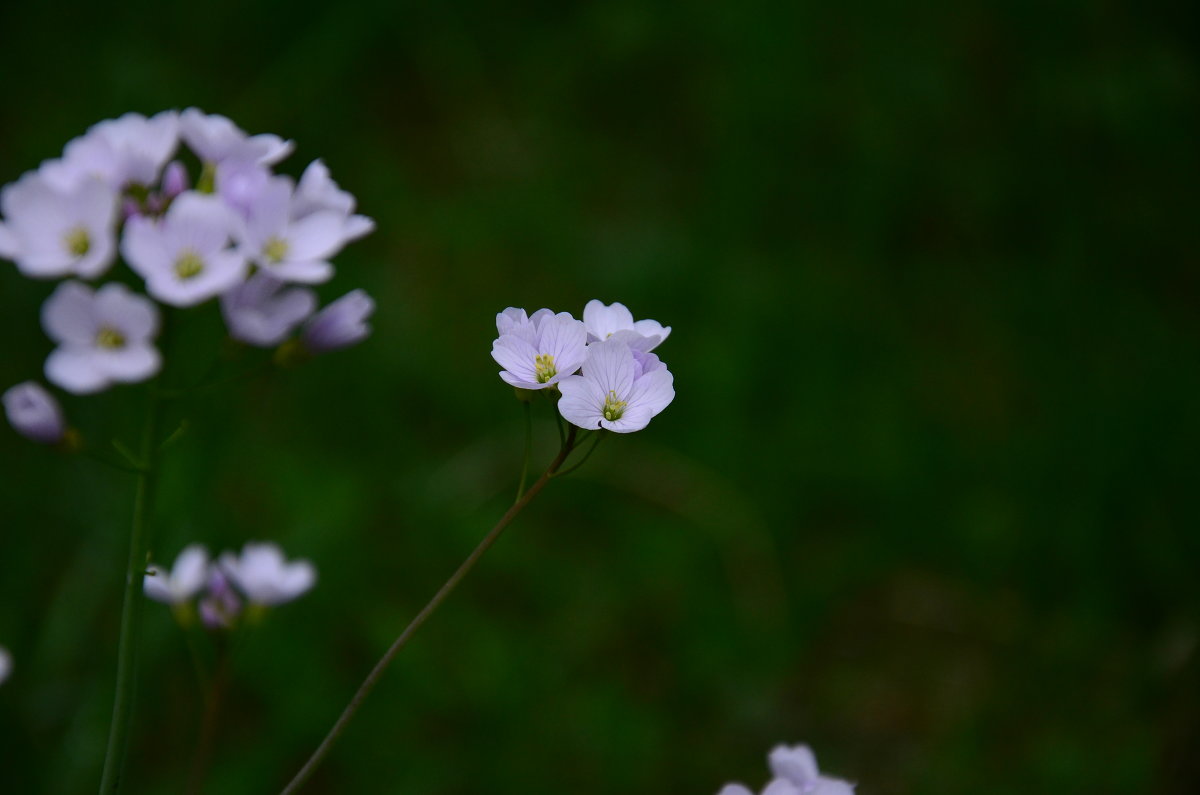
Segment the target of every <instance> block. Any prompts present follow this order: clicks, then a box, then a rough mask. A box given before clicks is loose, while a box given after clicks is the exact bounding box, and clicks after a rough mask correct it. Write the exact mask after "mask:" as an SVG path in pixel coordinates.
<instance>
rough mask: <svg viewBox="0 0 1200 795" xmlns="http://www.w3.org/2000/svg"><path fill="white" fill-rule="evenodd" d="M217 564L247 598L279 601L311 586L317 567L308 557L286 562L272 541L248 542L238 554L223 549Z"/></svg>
mask: <svg viewBox="0 0 1200 795" xmlns="http://www.w3.org/2000/svg"><path fill="white" fill-rule="evenodd" d="M220 565H221V568H222V570H223V571H224V572H225V574H227V575H228V576H229V579H230V580H231V581H232V582H233V584H234V585H236V586H237V587H238V590H240V591H241V592H242V593H243V594H245V595H246V598H247V599H249V600H250V602H252V603H254V604H258V605H267V606H269V605H279V604H283V603H284V602H290V601H292V600H293V599H295V598H296V597H298V596H300V595H301V594H303V593H304V592H306V591H307V590H309V589H310V588H312V587H313V585H314V584H315V583H316V581H317V570H316V569H315V568H314V567H313V565H312V563H310V562H308V561H307V560H297V561H293V562H291V563H288V562H287V561H286V560H285V559H284V557H283V551H282V550H281V549H280V548H279V546H278V545H276V544H272V543H254V542H251V543H248V544H246V546H244V547H243V548H242V554H241V556H240V557H239V556H237V555H234V554H233V553H232V552H226V553H225V554H223V555H221V561H220Z"/></svg>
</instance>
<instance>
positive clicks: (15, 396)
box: [4, 381, 67, 444]
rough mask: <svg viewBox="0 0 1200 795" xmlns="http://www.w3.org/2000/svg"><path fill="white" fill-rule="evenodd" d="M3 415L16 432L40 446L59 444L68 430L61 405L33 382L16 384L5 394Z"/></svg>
mask: <svg viewBox="0 0 1200 795" xmlns="http://www.w3.org/2000/svg"><path fill="white" fill-rule="evenodd" d="M4 411H5V412H6V413H7V414H8V421H9V423H11V424H12V426H13V430H15V431H16V432H17V433H19V434H21V435H22V436H24V437H25V438H26V439H31V440H33V441H35V442H39V443H41V444H57V443H58V442H60V441H62V438H63V434H64V433H66V430H67V424H66V422H65V421H64V420H63V413H62V408H60V407H59V405H58V401H57V400H55V399H54V396H53V395H51V394H50V393H49V392H47V391H46V390H45V389H43V388H42V386H41V384H38V383H35V382H33V381H26V382H25V383H23V384H17V385H16V386H14V387H11V388H9V390H8V391H7V392H5V393H4Z"/></svg>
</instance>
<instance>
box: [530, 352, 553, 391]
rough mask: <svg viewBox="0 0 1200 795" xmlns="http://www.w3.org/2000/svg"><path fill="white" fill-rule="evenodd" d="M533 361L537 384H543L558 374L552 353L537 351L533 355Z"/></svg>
mask: <svg viewBox="0 0 1200 795" xmlns="http://www.w3.org/2000/svg"><path fill="white" fill-rule="evenodd" d="M533 363H534V367H535V368H536V371H537V382H538V383H539V384H545V383H547V382H548V381H549V380H550V379H551V378H553V377H554V376H556V375H558V369H557V368H555V366H554V355H553V354H550V353H539V354H538V355H537V356H534V357H533Z"/></svg>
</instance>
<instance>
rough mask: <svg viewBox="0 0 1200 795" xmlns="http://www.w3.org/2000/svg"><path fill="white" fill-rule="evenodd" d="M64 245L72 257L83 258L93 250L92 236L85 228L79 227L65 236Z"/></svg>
mask: <svg viewBox="0 0 1200 795" xmlns="http://www.w3.org/2000/svg"><path fill="white" fill-rule="evenodd" d="M63 245H64V246H66V247H67V251H68V252H69V253H70V254H71V256H72V257H82V256H83V255H85V254H87V253H88V252H89V251H91V250H92V236H91V235H89V234H88V230H87V229H86V228H85V227H82V226H77V227H75V228H74V229H72V230H71V231H70V232H67V233H66V234H65V235H63Z"/></svg>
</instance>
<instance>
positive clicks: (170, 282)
mask: <svg viewBox="0 0 1200 795" xmlns="http://www.w3.org/2000/svg"><path fill="white" fill-rule="evenodd" d="M237 224H238V221H237V219H236V218H235V217H234V215H233V213H231V212H230V211H229V209H228V208H227V207H226V206H225V205H224V203H222V202H221V200H220V199H218V198H216V197H214V196H205V195H202V194H199V193H196V192H194V191H189V192H186V193H183V194H181V195H180V196H179V197H178V198H177V199H175V201H174V202H172V203H171V207H170V209H168V210H167V214H166V215H165V216H163V218H161V219H158V220H155V219H152V218H146V217H143V216H139V217H136V218H131V219H129V223H128V224H127V225H126V227H125V236H124V238H123V239H122V241H121V253H122V254H124V255H125V259H126V260H127V261H128V262H129V266H130V267H131V268H133V269H134V270H135V271H137V272H138V273H139V274H140V275H141V276H142V278H144V279H145V280H146V291H147V292H148V293H150V295H152V296H154V297H155V298H157V299H158V300H160V301H162V302H163V303H165V304H171V305H173V306H193V305H194V304H198V303H200V302H202V301H206V300H208V299H209V298H213V297H214V296H217V295H219V294H220V293H223V292H225V291H226V290H229V289H230V288H232V287H233V286H234V285H235V284H237V283H238V282H240V281H241V280H242V279H243V278H244V277H245V275H246V260H245V258H244V257H243V256H242V254H241V252H240V251H238V250H237V249H235V248H233V247H232V245H231V234H232V232H233V229H234V227H235V226H237Z"/></svg>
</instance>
